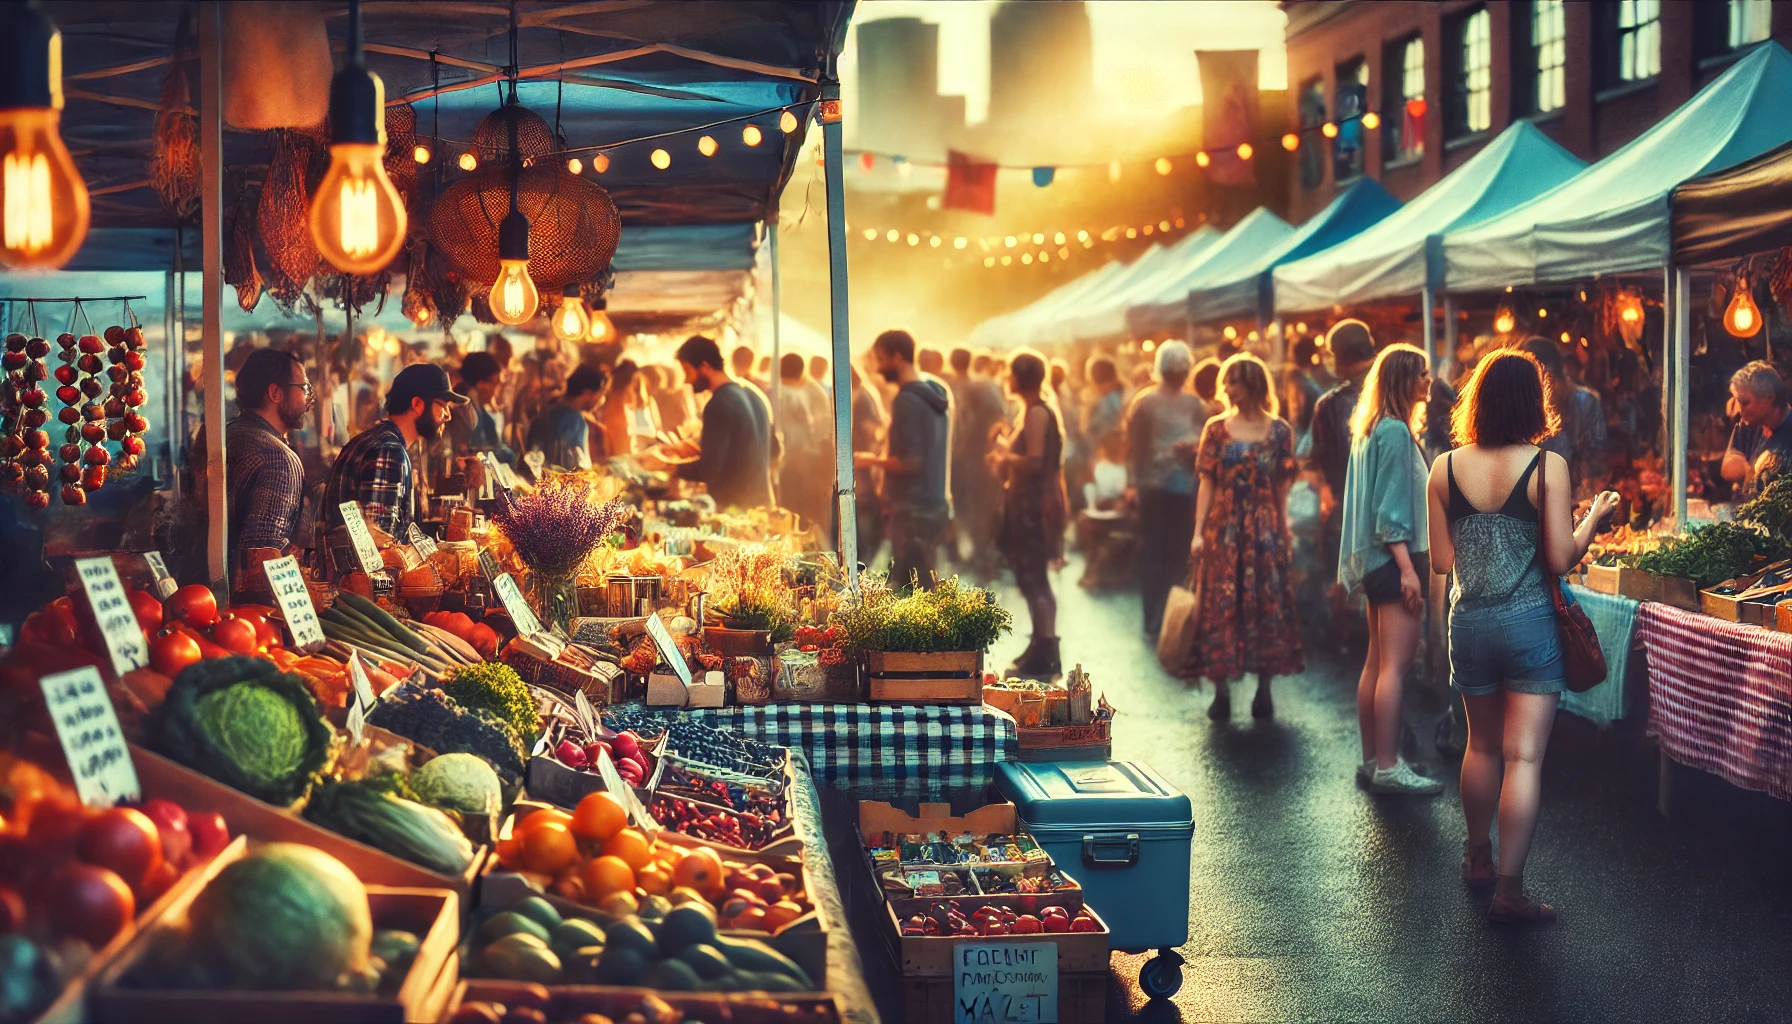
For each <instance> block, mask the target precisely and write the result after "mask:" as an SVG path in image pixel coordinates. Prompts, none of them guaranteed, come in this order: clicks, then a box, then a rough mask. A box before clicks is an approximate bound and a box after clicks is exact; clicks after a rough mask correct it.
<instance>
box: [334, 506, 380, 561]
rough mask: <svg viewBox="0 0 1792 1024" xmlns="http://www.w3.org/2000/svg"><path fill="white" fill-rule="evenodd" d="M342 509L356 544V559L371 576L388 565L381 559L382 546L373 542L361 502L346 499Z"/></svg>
mask: <svg viewBox="0 0 1792 1024" xmlns="http://www.w3.org/2000/svg"><path fill="white" fill-rule="evenodd" d="M340 508H341V509H342V522H343V525H345V526H347V527H348V538H349V540H351V541H353V542H354V545H355V559H356V560H357V561H359V562H360V563H361V571H362V572H365V573H367V574H368V575H369V576H371V575H373V574H374V573H376V572H379V571H380V570H381V569H384V568H385V567H386V565H385V563H384V562H382V561H381V560H380V546H379V545H378V544H375V543H374V542H373V534H372V533H371V532H370V531H369V530H368V529H367V520H366V518H365V517H363V516H362V515H361V503H360V502H358V501H345V502H343V503H342V505H341V506H340Z"/></svg>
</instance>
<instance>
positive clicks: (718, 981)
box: [703, 970, 747, 992]
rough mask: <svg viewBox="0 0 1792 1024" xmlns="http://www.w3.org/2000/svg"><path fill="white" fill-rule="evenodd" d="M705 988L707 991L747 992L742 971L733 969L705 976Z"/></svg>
mask: <svg viewBox="0 0 1792 1024" xmlns="http://www.w3.org/2000/svg"><path fill="white" fill-rule="evenodd" d="M703 989H704V991H706V992H745V991H746V990H747V986H746V985H745V983H744V982H743V981H742V976H741V973H740V972H739V971H732V970H731V971H729V972H728V973H727V974H722V975H718V976H716V977H714V978H705V979H704V981H703Z"/></svg>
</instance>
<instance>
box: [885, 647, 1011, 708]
mask: <svg viewBox="0 0 1792 1024" xmlns="http://www.w3.org/2000/svg"><path fill="white" fill-rule="evenodd" d="M867 672H868V675H869V676H870V680H871V686H870V693H871V702H872V703H874V704H981V703H983V652H982V651H940V652H937V653H933V654H911V653H907V652H903V651H872V652H870V654H869V655H868V656H867Z"/></svg>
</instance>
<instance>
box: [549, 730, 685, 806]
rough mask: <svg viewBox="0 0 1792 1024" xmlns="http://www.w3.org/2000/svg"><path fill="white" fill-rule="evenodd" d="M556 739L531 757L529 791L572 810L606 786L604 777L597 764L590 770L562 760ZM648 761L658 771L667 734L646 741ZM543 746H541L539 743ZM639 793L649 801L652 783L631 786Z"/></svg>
mask: <svg viewBox="0 0 1792 1024" xmlns="http://www.w3.org/2000/svg"><path fill="white" fill-rule="evenodd" d="M556 742H557V741H555V742H550V741H546V740H544V743H546V744H547V747H546V750H545V751H544V752H541V753H537V754H535V756H533V757H531V758H529V774H528V786H527V789H528V793H529V796H530V797H531V798H533V799H536V800H545V801H547V802H548V803H551V804H556V805H558V806H560V807H564V808H566V809H568V810H571V809H572V808H574V807H577V806H578V805H579V801H580V800H583V799H584V798H585V797H587V796H589V795H590V794H592V793H596V792H599V791H601V790H602V789H603V788H604V777H603V776H602V775H600V774H598V772H597V769H596V767H595V766H593V767H592V768H591V769H590V770H584V769H580V768H572V767H568V766H567V765H565V764H563V763H561V761H560V759H559V758H557V757H555V756H554V754H553V753H552V751H553V749H554V746H555V745H556ZM644 746H645V747H646V750H647V756H648V763H649V764H650V765H652V766H653V767H654V769H655V770H656V771H657V769H658V766H659V761H660V759H661V758H662V757H663V756H664V754H665V752H666V736H665V734H663V733H662V734H661V735H660V737H659V738H658V739H656V740H654V741H652V742H650V743H645V744H644ZM537 749H538V750H540V749H541V748H540V747H537ZM630 788H632V789H633V790H634V791H635V795H636V796H637V797H639V798H640V800H641V802H642V803H643V804H645V803H646V802H647V798H648V795H649V786H647V785H640V786H632V787H630Z"/></svg>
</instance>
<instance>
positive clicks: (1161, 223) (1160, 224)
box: [1157, 220, 1170, 231]
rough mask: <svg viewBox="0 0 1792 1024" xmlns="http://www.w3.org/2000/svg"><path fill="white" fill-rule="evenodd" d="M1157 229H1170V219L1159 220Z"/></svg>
mask: <svg viewBox="0 0 1792 1024" xmlns="http://www.w3.org/2000/svg"><path fill="white" fill-rule="evenodd" d="M1157 230H1159V231H1168V230H1170V222H1169V221H1167V220H1160V221H1158V222H1157Z"/></svg>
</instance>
